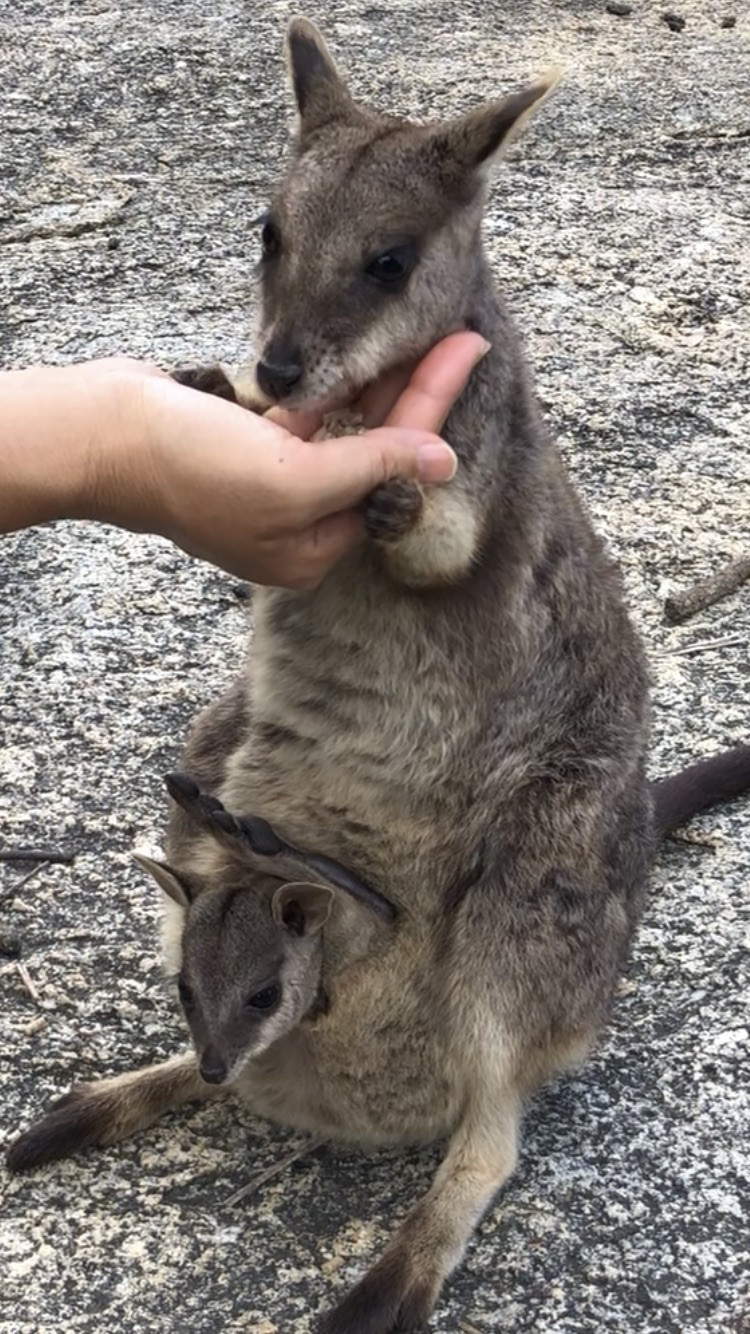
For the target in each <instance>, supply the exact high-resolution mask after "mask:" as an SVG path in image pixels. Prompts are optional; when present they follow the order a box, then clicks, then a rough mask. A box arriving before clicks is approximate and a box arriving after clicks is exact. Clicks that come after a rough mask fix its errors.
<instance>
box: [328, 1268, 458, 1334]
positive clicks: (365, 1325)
mask: <svg viewBox="0 0 750 1334" xmlns="http://www.w3.org/2000/svg"><path fill="white" fill-rule="evenodd" d="M439 1291H440V1284H439V1282H435V1281H434V1280H433V1278H432V1277H431V1276H424V1277H422V1278H420V1277H418V1276H417V1275H415V1274H414V1273H413V1270H412V1267H411V1265H410V1264H409V1262H408V1260H407V1258H406V1257H405V1256H404V1257H402V1256H400V1255H398V1254H391V1255H385V1256H383V1258H382V1260H380V1261H379V1262H378V1264H376V1265H375V1266H374V1267H373V1268H372V1269H371V1270H370V1271H369V1273H367V1274H365V1277H364V1278H363V1279H362V1280H361V1282H359V1283H358V1284H357V1286H356V1287H355V1288H353V1289H352V1291H351V1292H350V1293H349V1294H348V1296H346V1297H345V1298H344V1300H343V1301H342V1302H340V1303H339V1305H338V1306H336V1307H334V1309H333V1310H332V1311H329V1312H327V1313H326V1314H325V1315H324V1316H323V1319H322V1321H321V1323H320V1324H319V1326H318V1334H422V1331H423V1330H424V1329H425V1326H426V1325H427V1322H428V1321H429V1319H430V1316H431V1315H432V1312H433V1310H434V1309H435V1302H436V1300H437V1296H438V1293H439Z"/></svg>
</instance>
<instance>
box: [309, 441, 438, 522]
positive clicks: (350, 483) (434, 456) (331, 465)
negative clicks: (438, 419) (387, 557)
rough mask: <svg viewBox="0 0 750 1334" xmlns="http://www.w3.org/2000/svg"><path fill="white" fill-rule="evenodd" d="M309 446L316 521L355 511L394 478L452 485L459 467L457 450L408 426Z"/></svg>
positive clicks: (312, 516)
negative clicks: (345, 511) (355, 506)
mask: <svg viewBox="0 0 750 1334" xmlns="http://www.w3.org/2000/svg"><path fill="white" fill-rule="evenodd" d="M308 448H309V449H310V452H311V467H312V469H313V470H314V476H315V500H314V502H313V504H312V505H311V513H310V517H311V518H312V519H316V518H323V517H324V516H325V515H327V514H333V513H334V512H335V511H337V510H346V509H351V508H352V507H353V506H354V505H358V504H359V502H360V501H361V500H363V499H364V497H365V496H366V495H368V493H369V492H370V491H372V490H373V489H374V487H376V486H379V485H380V483H381V482H387V481H388V480H389V479H390V478H391V477H411V478H414V479H415V480H416V481H418V482H424V483H425V484H428V485H430V484H434V483H436V482H449V481H450V479H451V478H452V477H453V475H454V474H455V471H456V466H457V460H456V456H455V454H454V453H453V450H452V449H451V447H450V445H447V444H446V443H445V441H444V440H441V439H440V437H439V436H436V435H432V434H430V433H429V432H427V431H408V430H406V429H404V428H403V427H394V426H381V427H380V428H379V429H378V430H375V431H365V433H364V434H363V435H354V436H342V437H340V438H339V439H335V440H322V441H318V442H317V443H315V444H311V445H309V446H308Z"/></svg>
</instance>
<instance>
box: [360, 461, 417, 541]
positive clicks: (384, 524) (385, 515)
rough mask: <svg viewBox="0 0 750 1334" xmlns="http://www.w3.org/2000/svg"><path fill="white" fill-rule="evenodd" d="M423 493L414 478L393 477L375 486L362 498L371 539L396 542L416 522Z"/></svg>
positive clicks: (366, 527)
mask: <svg viewBox="0 0 750 1334" xmlns="http://www.w3.org/2000/svg"><path fill="white" fill-rule="evenodd" d="M423 506H424V493H423V492H422V489H421V487H419V486H418V485H417V483H416V482H412V481H410V480H409V479H408V478H405V477H394V478H392V479H391V481H389V482H383V483H382V485H381V486H376V487H375V490H374V491H372V492H371V493H370V495H369V496H368V497H367V501H366V502H365V530H366V532H367V536H368V537H370V538H372V540H373V541H374V542H383V543H390V542H397V541H398V540H399V538H402V537H404V536H405V535H406V533H408V532H410V531H411V529H412V528H413V527H414V525H415V523H417V522H418V520H419V516H420V514H421V513H422V508H423Z"/></svg>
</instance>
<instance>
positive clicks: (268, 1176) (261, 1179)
mask: <svg viewBox="0 0 750 1334" xmlns="http://www.w3.org/2000/svg"><path fill="white" fill-rule="evenodd" d="M325 1143H326V1141H325V1139H323V1138H321V1137H320V1136H316V1137H315V1138H314V1139H311V1140H309V1141H308V1143H307V1144H303V1145H302V1147H301V1148H300V1149H295V1150H294V1152H293V1153H288V1154H287V1155H286V1157H285V1158H279V1160H278V1162H276V1163H272V1164H271V1166H270V1167H266V1168H264V1170H263V1171H262V1172H256V1174H255V1176H254V1177H251V1178H250V1180H249V1181H248V1183H247V1185H246V1186H241V1187H240V1189H239V1190H236V1191H235V1192H234V1194H233V1195H230V1196H229V1198H228V1199H226V1200H225V1201H224V1203H225V1204H237V1202H238V1200H244V1198H245V1196H246V1195H252V1194H253V1192H254V1191H256V1190H259V1189H260V1187H261V1186H265V1185H266V1182H268V1181H273V1179H274V1177H277V1176H280V1175H281V1173H282V1172H285V1171H286V1169H287V1167H291V1165H292V1163H296V1162H297V1161H298V1159H299V1158H304V1157H305V1156H306V1155H307V1154H308V1153H314V1152H315V1150H316V1149H319V1148H321V1147H322V1145H323V1144H325Z"/></svg>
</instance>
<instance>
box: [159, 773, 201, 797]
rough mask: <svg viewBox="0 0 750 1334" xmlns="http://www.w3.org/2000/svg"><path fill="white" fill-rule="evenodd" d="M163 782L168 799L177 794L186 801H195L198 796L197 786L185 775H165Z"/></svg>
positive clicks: (198, 789)
mask: <svg viewBox="0 0 750 1334" xmlns="http://www.w3.org/2000/svg"><path fill="white" fill-rule="evenodd" d="M164 782H165V783H166V785H167V791H168V793H169V795H170V797H174V796H175V794H176V793H177V794H179V795H180V796H181V797H186V798H187V800H188V801H195V800H196V798H197V797H199V796H200V788H199V787H198V784H197V783H194V782H193V780H192V778H188V776H187V774H177V773H175V774H165V776H164Z"/></svg>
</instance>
